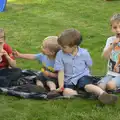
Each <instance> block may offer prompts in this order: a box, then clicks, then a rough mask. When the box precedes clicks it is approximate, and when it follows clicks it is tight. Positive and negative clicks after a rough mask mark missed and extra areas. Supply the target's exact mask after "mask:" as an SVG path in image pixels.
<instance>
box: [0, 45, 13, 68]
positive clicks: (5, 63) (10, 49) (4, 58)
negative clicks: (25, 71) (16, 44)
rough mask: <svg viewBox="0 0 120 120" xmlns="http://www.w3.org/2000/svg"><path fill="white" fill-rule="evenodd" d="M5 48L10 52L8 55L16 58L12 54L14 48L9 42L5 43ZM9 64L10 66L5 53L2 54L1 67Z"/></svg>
mask: <svg viewBox="0 0 120 120" xmlns="http://www.w3.org/2000/svg"><path fill="white" fill-rule="evenodd" d="M3 49H4V50H5V51H6V52H7V53H8V55H9V56H10V57H11V58H12V59H14V56H13V54H12V48H11V47H10V46H9V45H8V44H6V43H5V44H4V46H3ZM8 66H9V64H8V61H7V59H6V57H5V56H4V55H3V56H2V61H1V62H0V69H1V68H6V67H8Z"/></svg>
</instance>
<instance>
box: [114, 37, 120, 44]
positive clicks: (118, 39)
mask: <svg viewBox="0 0 120 120" xmlns="http://www.w3.org/2000/svg"><path fill="white" fill-rule="evenodd" d="M119 42H120V38H117V39H116V40H114V42H113V43H112V45H113V46H116V45H117V44H118V43H119Z"/></svg>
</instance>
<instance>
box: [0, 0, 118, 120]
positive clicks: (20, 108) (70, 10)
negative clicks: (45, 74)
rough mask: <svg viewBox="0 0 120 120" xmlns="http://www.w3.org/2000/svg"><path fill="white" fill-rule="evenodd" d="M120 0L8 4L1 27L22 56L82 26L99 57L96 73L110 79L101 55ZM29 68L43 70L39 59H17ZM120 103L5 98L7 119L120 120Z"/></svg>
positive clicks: (1, 115)
mask: <svg viewBox="0 0 120 120" xmlns="http://www.w3.org/2000/svg"><path fill="white" fill-rule="evenodd" d="M119 4H120V1H119V0H113V1H111V2H106V1H104V0H92V1H91V0H35V1H34V0H8V3H7V7H6V11H5V12H3V13H0V27H2V28H4V29H5V31H6V41H7V42H8V43H9V44H10V45H11V46H12V47H13V49H17V50H18V51H20V52H24V53H39V52H40V46H41V42H42V40H43V39H44V38H45V37H47V36H49V35H58V34H59V33H60V32H61V31H63V30H64V29H67V28H76V29H78V30H79V31H80V32H81V34H82V35H83V39H84V41H83V43H82V45H81V47H84V48H87V49H88V50H89V52H90V54H91V56H92V58H93V67H92V73H93V74H94V75H104V74H105V73H106V65H107V63H106V61H105V60H104V59H103V58H101V53H102V50H103V47H104V45H105V42H106V39H107V38H108V37H109V36H111V35H112V33H111V28H110V24H109V18H110V17H111V16H112V15H113V14H114V13H118V12H119V11H120V7H119ZM17 63H18V66H19V67H21V68H23V69H26V68H27V69H37V70H40V67H41V66H40V65H39V63H37V62H36V61H27V60H20V59H18V60H17ZM119 103H120V102H118V103H117V104H116V105H115V106H100V105H99V102H98V101H94V100H84V99H76V100H71V99H70V100H50V101H40V100H25V99H19V98H15V97H10V96H4V95H1V96H0V108H1V112H0V119H1V120H13V119H14V120H30V119H31V120H61V119H62V120H97V119H99V120H119V117H120V114H119V110H120V105H119Z"/></svg>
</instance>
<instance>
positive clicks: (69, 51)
mask: <svg viewBox="0 0 120 120" xmlns="http://www.w3.org/2000/svg"><path fill="white" fill-rule="evenodd" d="M76 47H77V46H76V45H75V46H73V47H69V46H61V49H62V51H63V52H64V53H67V54H73V52H74V51H75V49H76Z"/></svg>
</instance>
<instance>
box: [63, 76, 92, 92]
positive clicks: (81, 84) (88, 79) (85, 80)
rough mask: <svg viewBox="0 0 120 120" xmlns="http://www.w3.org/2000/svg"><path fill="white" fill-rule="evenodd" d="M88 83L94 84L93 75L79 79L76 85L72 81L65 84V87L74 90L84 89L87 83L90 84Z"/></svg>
mask: <svg viewBox="0 0 120 120" xmlns="http://www.w3.org/2000/svg"><path fill="white" fill-rule="evenodd" d="M88 84H94V81H93V79H92V77H91V76H83V77H81V78H80V79H79V80H78V82H77V85H74V84H72V83H71V84H65V85H64V87H65V88H70V89H74V90H78V89H81V90H84V87H85V85H88Z"/></svg>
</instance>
